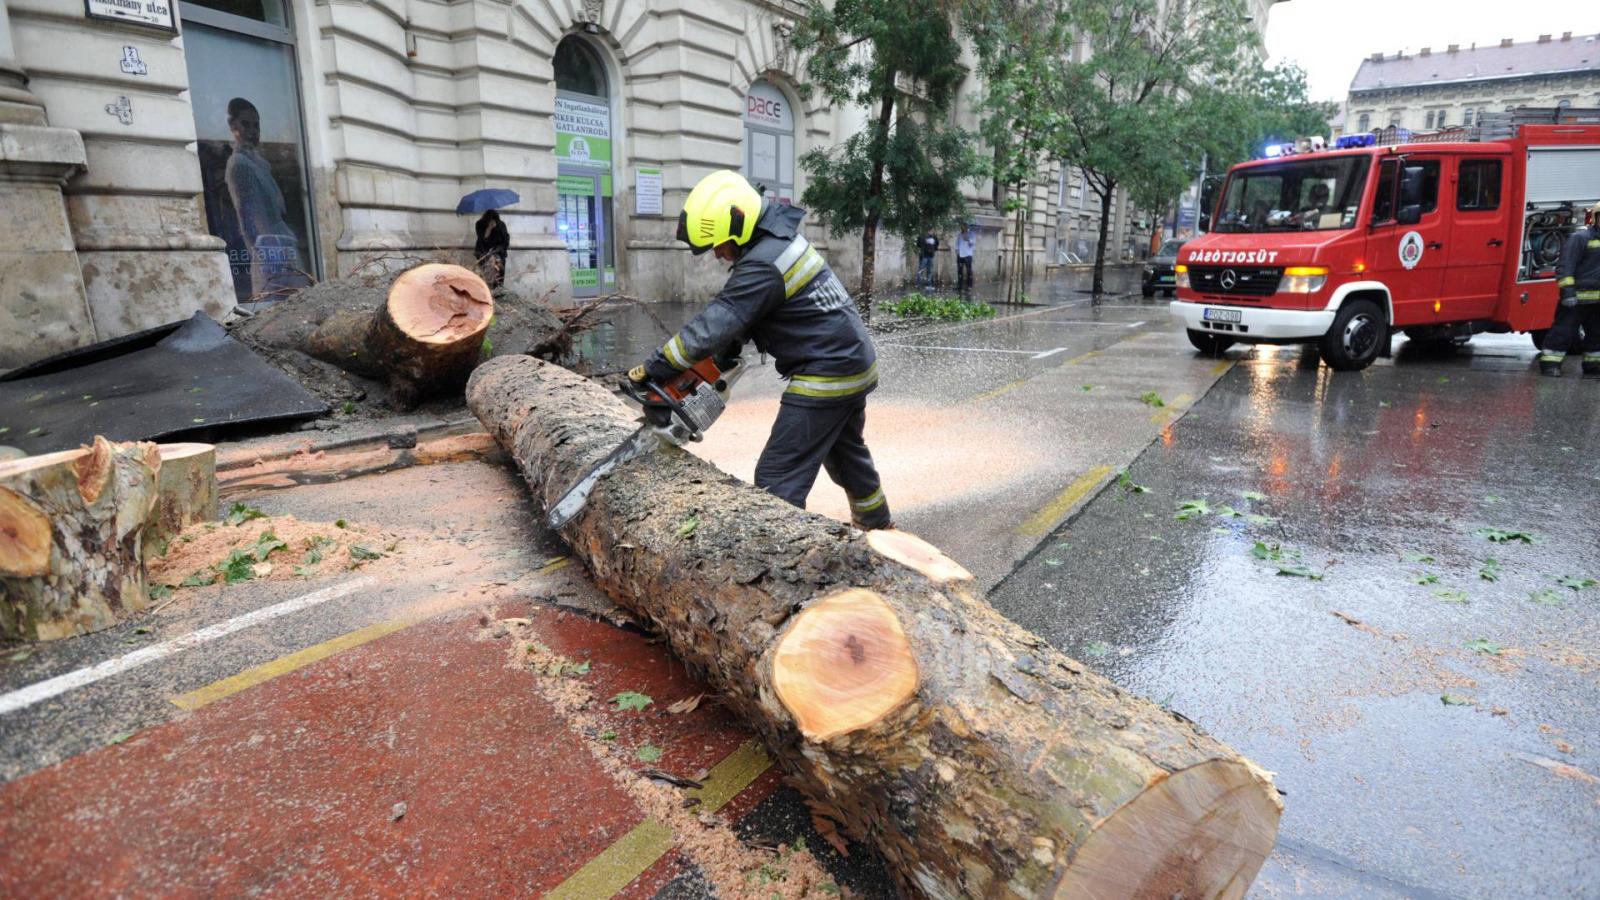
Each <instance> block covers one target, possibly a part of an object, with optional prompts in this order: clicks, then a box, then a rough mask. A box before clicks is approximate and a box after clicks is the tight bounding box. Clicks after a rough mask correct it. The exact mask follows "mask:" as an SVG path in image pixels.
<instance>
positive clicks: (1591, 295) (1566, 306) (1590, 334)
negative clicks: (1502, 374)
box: [1539, 203, 1600, 378]
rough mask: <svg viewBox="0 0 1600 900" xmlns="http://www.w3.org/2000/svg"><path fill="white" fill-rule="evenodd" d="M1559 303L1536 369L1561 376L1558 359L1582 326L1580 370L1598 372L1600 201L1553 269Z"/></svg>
mask: <svg viewBox="0 0 1600 900" xmlns="http://www.w3.org/2000/svg"><path fill="white" fill-rule="evenodd" d="M1556 286H1557V287H1558V288H1560V290H1561V305H1560V306H1559V307H1557V308H1556V321H1555V324H1553V325H1551V326H1550V333H1549V334H1547V335H1545V339H1544V348H1543V350H1542V352H1541V353H1540V354H1539V372H1540V374H1543V375H1549V376H1551V377H1553V378H1560V377H1561V363H1562V362H1563V361H1564V360H1565V359H1566V358H1567V352H1568V351H1569V350H1572V349H1574V345H1575V344H1577V343H1578V342H1579V341H1578V331H1579V329H1580V328H1581V329H1582V330H1583V340H1582V343H1583V374H1585V375H1600V203H1596V204H1595V205H1594V207H1593V208H1591V209H1590V210H1589V225H1588V227H1587V228H1583V229H1581V230H1579V231H1578V232H1576V233H1575V234H1573V235H1572V236H1571V237H1568V238H1567V243H1566V244H1565V245H1564V246H1563V247H1562V248H1561V264H1560V266H1559V267H1558V268H1557V269H1556Z"/></svg>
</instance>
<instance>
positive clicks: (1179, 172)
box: [1052, 0, 1257, 295]
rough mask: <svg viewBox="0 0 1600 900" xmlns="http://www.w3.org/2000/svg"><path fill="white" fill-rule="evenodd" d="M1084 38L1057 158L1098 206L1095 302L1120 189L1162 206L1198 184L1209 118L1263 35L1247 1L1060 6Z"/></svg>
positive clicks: (1065, 101)
mask: <svg viewBox="0 0 1600 900" xmlns="http://www.w3.org/2000/svg"><path fill="white" fill-rule="evenodd" d="M1063 7H1064V15H1065V16H1066V18H1067V20H1068V21H1070V22H1071V24H1072V27H1073V31H1074V33H1075V35H1076V37H1077V38H1078V42H1079V43H1078V46H1077V47H1076V48H1075V52H1074V53H1073V56H1072V58H1068V59H1065V60H1064V61H1063V63H1062V75H1061V82H1062V90H1061V92H1060V93H1059V94H1057V95H1056V97H1057V101H1058V103H1059V104H1060V111H1061V113H1062V114H1063V122H1064V126H1063V127H1062V128H1061V129H1060V130H1059V131H1058V132H1057V140H1056V141H1055V142H1054V146H1053V148H1052V149H1053V152H1054V155H1056V156H1057V157H1059V158H1060V159H1063V160H1066V161H1068V162H1070V163H1072V164H1074V165H1076V166H1078V167H1079V168H1080V169H1082V171H1083V173H1084V176H1085V178H1086V180H1087V182H1088V185H1089V187H1090V188H1091V189H1093V190H1094V192H1095V193H1096V194H1097V195H1098V196H1099V197H1100V239H1099V244H1098V246H1097V248H1096V250H1095V263H1094V285H1093V290H1094V293H1095V294H1097V295H1098V294H1100V293H1102V292H1103V290H1104V287H1105V255H1106V234H1107V231H1108V230H1109V226H1110V221H1111V206H1112V203H1113V201H1114V198H1115V197H1116V192H1117V189H1118V188H1119V187H1120V188H1123V189H1125V190H1127V191H1128V194H1129V196H1130V197H1131V199H1132V200H1133V202H1134V203H1135V204H1137V205H1138V206H1141V207H1143V208H1145V209H1155V208H1159V207H1162V206H1165V205H1166V203H1167V202H1168V201H1170V200H1171V198H1172V197H1174V196H1176V195H1177V194H1178V193H1179V192H1181V191H1182V190H1183V188H1184V186H1185V185H1186V184H1187V183H1188V182H1189V179H1191V178H1192V177H1193V172H1194V167H1195V166H1196V165H1197V163H1198V162H1199V157H1200V152H1201V151H1202V150H1203V149H1204V148H1205V147H1206V146H1207V145H1208V144H1209V143H1211V142H1212V141H1214V140H1215V137H1214V136H1213V135H1212V134H1210V132H1212V131H1213V130H1216V129H1219V128H1232V127H1234V126H1232V125H1229V124H1228V123H1226V122H1220V121H1217V120H1215V119H1213V118H1210V117H1208V116H1207V115H1206V113H1207V112H1208V111H1214V110H1215V109H1216V108H1218V107H1220V105H1221V99H1220V98H1222V97H1229V96H1231V95H1232V94H1233V93H1234V91H1235V90H1236V89H1237V88H1236V80H1237V73H1238V71H1239V69H1240V68H1241V67H1243V66H1245V65H1246V64H1247V63H1246V60H1247V59H1249V58H1251V57H1253V56H1254V47H1255V46H1256V42H1257V36H1256V33H1255V29H1254V28H1253V27H1252V26H1251V25H1250V24H1249V22H1248V20H1247V19H1246V18H1245V17H1246V9H1245V4H1244V3H1243V0H1167V2H1158V0H1063Z"/></svg>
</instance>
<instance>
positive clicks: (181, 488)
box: [144, 444, 217, 559]
mask: <svg viewBox="0 0 1600 900" xmlns="http://www.w3.org/2000/svg"><path fill="white" fill-rule="evenodd" d="M156 449H157V450H158V451H159V452H160V453H161V477H160V480H159V482H158V484H157V488H156V505H155V508H154V509H153V510H151V512H150V521H149V522H148V523H147V524H146V526H145V530H144V558H145V559H149V558H150V557H151V556H164V555H165V554H166V552H167V542H168V541H171V540H172V539H173V538H174V537H177V535H178V532H180V531H182V530H183V529H185V528H187V527H189V526H190V525H193V524H195V523H197V522H211V521H215V520H216V518H217V448H216V447H214V446H212V445H211V444H159V445H157V447H156Z"/></svg>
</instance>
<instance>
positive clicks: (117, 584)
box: [0, 437, 161, 640]
mask: <svg viewBox="0 0 1600 900" xmlns="http://www.w3.org/2000/svg"><path fill="white" fill-rule="evenodd" d="M160 472H161V455H160V452H159V451H158V450H157V449H156V445H155V444H150V443H143V442H141V443H128V444H113V443H111V442H110V441H107V440H106V439H105V438H102V437H96V438H95V441H94V445H93V446H92V447H84V448H81V449H78V450H67V451H63V452H60V453H49V454H45V455H42V456H29V457H25V458H23V459H19V460H14V461H11V462H7V463H0V635H3V636H4V637H7V638H13V639H15V638H23V639H27V640H52V639H55V638H61V637H67V636H69V635H73V634H82V633H86V632H90V631H97V630H99V629H101V628H105V627H107V626H109V625H112V624H115V623H116V622H118V621H121V620H122V619H124V618H126V617H127V616H128V615H129V614H131V613H134V612H137V611H139V610H141V609H144V608H145V606H146V604H147V603H148V597H147V595H146V593H145V575H144V556H143V544H144V541H143V537H144V529H145V525H146V522H147V521H148V520H149V518H150V514H151V512H152V511H153V510H154V508H155V504H156V496H157V484H158V480H159V478H160Z"/></svg>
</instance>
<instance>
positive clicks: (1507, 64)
mask: <svg viewBox="0 0 1600 900" xmlns="http://www.w3.org/2000/svg"><path fill="white" fill-rule="evenodd" d="M1519 106H1550V107H1560V106H1570V107H1580V108H1581V107H1600V35H1593V34H1588V35H1574V34H1573V33H1572V32H1570V31H1569V32H1566V33H1565V34H1562V35H1561V36H1560V37H1552V36H1551V35H1548V34H1542V35H1540V36H1539V38H1538V40H1536V41H1523V42H1521V43H1518V42H1515V41H1512V40H1510V39H1509V38H1508V39H1506V40H1503V41H1501V42H1500V43H1499V45H1498V46H1484V47H1479V46H1477V45H1476V44H1474V45H1472V46H1469V47H1466V48H1462V47H1461V46H1460V45H1458V44H1451V45H1450V46H1449V47H1447V48H1445V49H1444V50H1443V51H1435V50H1433V49H1432V48H1430V47H1424V48H1422V49H1421V50H1420V51H1418V52H1417V53H1414V54H1407V53H1405V52H1401V53H1397V54H1395V55H1394V56H1385V55H1384V54H1382V53H1374V54H1373V55H1372V56H1371V57H1369V58H1368V59H1366V60H1363V61H1362V63H1361V68H1360V69H1359V70H1358V71H1357V72H1356V77H1355V78H1354V79H1353V80H1352V81H1351V82H1350V96H1349V98H1348V100H1347V101H1346V107H1345V108H1346V110H1347V112H1346V114H1345V117H1344V123H1343V130H1344V131H1348V132H1352V133H1357V132H1363V131H1372V130H1375V129H1378V128H1383V127H1386V126H1389V125H1398V126H1400V127H1402V128H1408V129H1411V130H1413V131H1433V130H1437V129H1440V128H1450V127H1454V126H1470V125H1472V124H1474V123H1475V122H1476V121H1478V120H1479V119H1481V118H1482V116H1483V115H1484V114H1485V113H1493V112H1504V111H1506V110H1509V109H1514V108H1516V107H1519Z"/></svg>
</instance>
